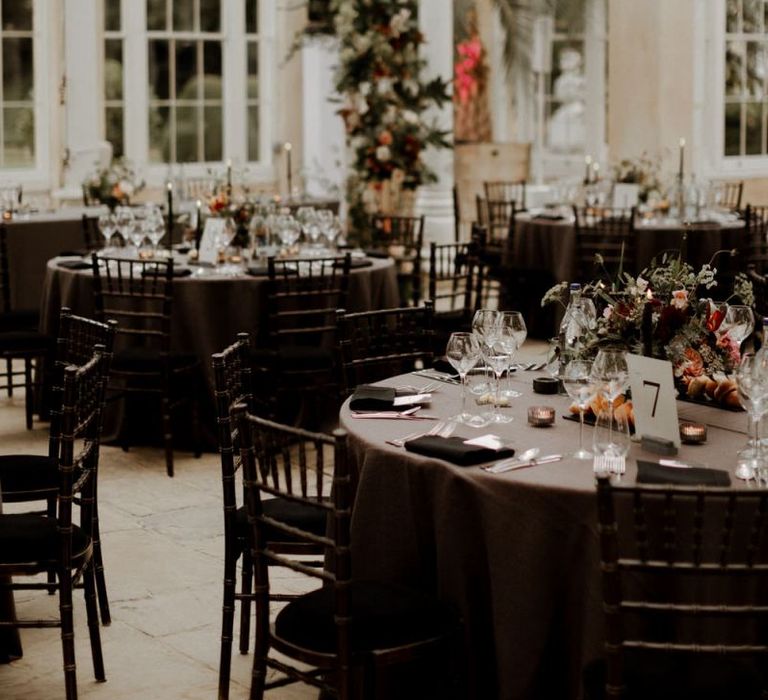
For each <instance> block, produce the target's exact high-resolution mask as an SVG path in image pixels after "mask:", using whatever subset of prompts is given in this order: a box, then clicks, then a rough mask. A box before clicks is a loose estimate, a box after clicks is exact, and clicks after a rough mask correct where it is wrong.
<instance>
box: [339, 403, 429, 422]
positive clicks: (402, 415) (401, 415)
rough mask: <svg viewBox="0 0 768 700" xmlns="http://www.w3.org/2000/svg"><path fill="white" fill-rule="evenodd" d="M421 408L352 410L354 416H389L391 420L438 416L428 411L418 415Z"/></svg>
mask: <svg viewBox="0 0 768 700" xmlns="http://www.w3.org/2000/svg"><path fill="white" fill-rule="evenodd" d="M421 408H422V407H421V405H419V406H411V407H410V408H406V409H405V410H403V411H352V418H388V419H390V420H435V419H436V418H437V416H429V415H427V414H426V413H422V414H419V415H416V414H417V413H418V411H420V410H421Z"/></svg>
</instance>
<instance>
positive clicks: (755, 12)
mask: <svg viewBox="0 0 768 700" xmlns="http://www.w3.org/2000/svg"><path fill="white" fill-rule="evenodd" d="M743 3H744V4H743V8H744V16H743V24H742V26H743V28H744V29H743V31H744V32H745V33H747V34H753V33H756V32H761V31H762V27H761V26H760V19H761V17H760V14H761V12H760V11H761V10H762V4H763V3H762V0H743Z"/></svg>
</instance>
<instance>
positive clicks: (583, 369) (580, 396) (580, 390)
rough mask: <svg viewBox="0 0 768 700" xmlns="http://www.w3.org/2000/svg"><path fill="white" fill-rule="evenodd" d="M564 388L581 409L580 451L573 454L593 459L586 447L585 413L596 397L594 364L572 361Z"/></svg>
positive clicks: (580, 457)
mask: <svg viewBox="0 0 768 700" xmlns="http://www.w3.org/2000/svg"><path fill="white" fill-rule="evenodd" d="M563 386H565V391H566V392H567V393H568V396H570V397H571V399H573V400H574V401H575V402H576V405H577V406H578V407H579V449H578V450H576V452H574V453H573V457H574V458H575V459H592V453H591V452H590V451H589V450H587V449H585V447H584V411H586V409H587V406H589V402H590V401H591V400H592V398H593V397H594V395H595V382H594V380H593V378H592V363H591V362H587V361H586V360H571V361H570V362H569V363H568V364H567V365H566V366H565V369H564V370H563Z"/></svg>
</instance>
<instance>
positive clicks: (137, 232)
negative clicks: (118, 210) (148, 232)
mask: <svg viewBox="0 0 768 700" xmlns="http://www.w3.org/2000/svg"><path fill="white" fill-rule="evenodd" d="M144 237H145V236H144V222H143V221H139V220H134V222H133V223H132V224H131V226H130V227H129V228H128V240H130V242H131V243H132V245H133V247H134V248H136V257H137V258H138V257H140V250H141V244H142V243H143V242H144Z"/></svg>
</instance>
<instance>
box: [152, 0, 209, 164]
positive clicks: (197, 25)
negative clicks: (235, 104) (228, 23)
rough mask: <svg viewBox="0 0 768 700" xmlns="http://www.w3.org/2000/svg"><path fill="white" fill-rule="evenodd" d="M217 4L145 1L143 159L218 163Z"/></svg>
mask: <svg viewBox="0 0 768 700" xmlns="http://www.w3.org/2000/svg"><path fill="white" fill-rule="evenodd" d="M221 5H222V2H221V0H147V50H148V58H149V88H148V89H149V160H150V162H153V163H163V162H165V163H188V162H205V161H220V160H221V159H222V154H223V130H222V48H223V35H222V30H221Z"/></svg>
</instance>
